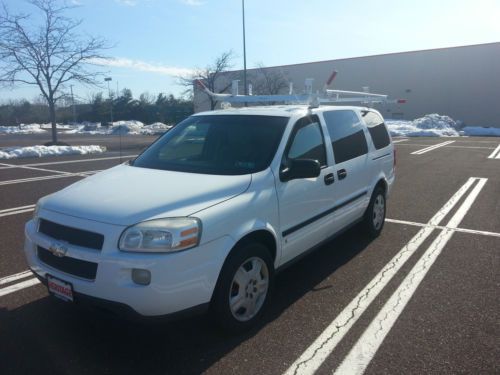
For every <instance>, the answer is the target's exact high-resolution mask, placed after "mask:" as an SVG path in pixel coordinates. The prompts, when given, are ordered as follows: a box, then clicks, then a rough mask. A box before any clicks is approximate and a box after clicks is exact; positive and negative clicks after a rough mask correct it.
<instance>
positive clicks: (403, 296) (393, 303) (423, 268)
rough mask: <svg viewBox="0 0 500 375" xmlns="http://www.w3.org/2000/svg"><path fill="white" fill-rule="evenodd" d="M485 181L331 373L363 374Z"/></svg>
mask: <svg viewBox="0 0 500 375" xmlns="http://www.w3.org/2000/svg"><path fill="white" fill-rule="evenodd" d="M486 181H487V179H486V178H483V179H480V180H479V182H478V184H477V185H476V186H475V187H474V189H473V190H472V192H471V193H470V194H469V195H468V196H467V198H466V199H465V201H464V202H463V203H462V205H461V206H460V208H459V209H458V210H457V212H456V213H455V215H453V217H452V218H451V219H450V221H449V222H448V224H447V225H446V226H447V227H449V228H450V229H444V230H443V231H442V232H441V233H440V234H439V236H437V237H436V239H435V240H434V241H433V242H432V244H431V245H430V246H429V248H428V249H427V250H426V251H425V253H424V254H423V255H422V256H421V257H420V259H419V260H418V262H417V263H416V264H415V266H414V267H413V268H412V270H411V271H410V273H408V275H407V276H406V277H405V279H404V281H403V282H402V283H401V284H400V285H399V287H398V288H397V290H396V291H395V292H394V293H393V294H392V296H391V297H390V298H389V300H388V301H387V303H386V304H385V305H384V307H382V309H381V310H380V311H379V313H378V314H377V316H376V317H375V319H373V320H372V322H371V323H370V325H369V326H368V328H367V329H366V330H365V331H364V332H363V334H362V335H361V337H360V338H359V339H358V341H357V342H356V344H354V346H353V347H352V349H351V351H350V352H349V354H347V356H346V357H345V358H344V360H343V361H342V363H341V364H340V366H339V367H338V368H337V370H336V371H335V372H334V373H335V374H363V373H364V372H365V370H366V368H367V367H368V365H369V364H370V362H371V360H372V358H373V357H374V355H375V354H376V353H377V350H378V349H379V347H380V345H382V342H383V341H384V339H385V337H386V336H387V334H388V333H389V331H390V330H391V328H392V326H393V325H394V323H395V322H396V320H397V319H398V317H399V316H400V315H401V313H402V312H403V310H404V308H405V306H406V305H407V303H408V301H409V300H410V299H411V297H412V296H413V294H414V293H415V291H416V290H417V288H418V286H419V285H420V283H421V282H422V280H423V279H424V277H425V275H426V274H427V272H429V269H430V268H431V267H432V265H433V264H434V262H435V261H436V259H437V258H438V257H439V255H440V254H441V251H442V250H443V248H444V247H445V246H446V244H447V243H448V241H449V240H450V238H451V237H452V236H453V233H454V232H455V231H454V230H453V228H456V227H457V226H458V224H460V222H461V221H462V219H463V218H464V217H465V215H466V214H467V212H468V211H469V209H470V208H471V206H472V204H473V203H474V201H475V200H476V198H477V196H478V195H479V193H480V192H481V189H482V188H483V187H484V184H485V183H486Z"/></svg>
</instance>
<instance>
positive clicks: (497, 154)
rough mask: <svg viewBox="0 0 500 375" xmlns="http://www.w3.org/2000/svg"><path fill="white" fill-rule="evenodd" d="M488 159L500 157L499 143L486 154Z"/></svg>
mask: <svg viewBox="0 0 500 375" xmlns="http://www.w3.org/2000/svg"><path fill="white" fill-rule="evenodd" d="M488 159H500V145H498V147H497V148H496V149H495V151H493V152H492V153H491V155H490V156H488Z"/></svg>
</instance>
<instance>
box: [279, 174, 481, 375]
mask: <svg viewBox="0 0 500 375" xmlns="http://www.w3.org/2000/svg"><path fill="white" fill-rule="evenodd" d="M478 180H479V178H475V177H471V178H469V179H468V181H467V182H466V183H465V184H464V185H463V186H462V187H461V188H460V189H459V190H458V191H457V192H456V193H455V194H454V195H453V196H452V197H451V198H450V199H449V200H448V202H446V203H445V204H444V205H443V207H441V209H439V211H438V212H436V214H435V215H434V216H433V217H432V218H431V220H429V222H428V224H429V226H426V227H423V228H422V229H421V230H419V231H418V233H417V234H416V235H415V236H413V238H412V239H411V240H410V241H409V242H408V243H407V244H406V245H405V246H404V247H403V248H402V249H401V250H400V251H399V252H398V253H397V254H396V255H395V256H394V257H393V258H392V259H391V260H390V261H389V262H388V263H387V264H386V265H385V266H384V267H383V268H382V270H380V272H379V273H378V274H377V275H376V276H375V277H374V278H373V279H372V280H371V281H370V282H369V283H368V284H367V285H366V286H365V288H364V289H363V290H362V291H361V292H359V293H358V295H357V296H356V297H354V299H353V300H352V301H351V302H350V303H349V304H348V305H347V306H346V307H345V308H344V309H343V310H342V311H341V312H340V314H339V315H338V316H337V317H336V318H335V319H334V320H333V321H332V322H331V323H330V325H329V326H328V327H326V329H325V330H324V331H323V332H322V333H321V334H320V335H319V336H318V338H317V339H316V340H315V341H314V342H313V343H312V344H311V345H310V346H309V347H308V348H307V349H306V350H305V351H304V352H303V353H302V354H301V355H300V357H299V358H298V359H297V360H296V361H295V362H294V363H293V364H292V365H291V366H290V367H289V368H288V370H287V371H286V372H285V374H286V375H292V374H293V375H296V374H314V373H315V372H316V370H317V369H318V368H319V367H320V366H321V364H322V363H323V362H324V361H325V359H326V358H327V357H328V356H329V355H330V354H331V353H332V352H333V350H334V349H335V348H336V347H337V345H338V343H339V342H340V341H341V340H342V338H343V337H344V336H345V335H346V334H347V332H348V331H349V330H350V328H351V327H352V326H353V325H354V323H356V322H357V321H358V319H359V318H360V317H361V315H362V314H363V313H364V312H365V310H366V309H367V308H368V307H369V306H370V304H371V303H372V302H373V300H374V299H375V298H376V297H377V296H378V295H379V294H380V292H381V291H382V289H384V287H385V286H386V285H387V284H388V283H389V282H390V281H391V280H392V278H393V277H394V275H395V274H396V273H397V272H398V271H399V270H400V269H401V267H402V266H403V265H404V264H405V263H406V262H407V261H408V259H409V258H410V257H411V256H412V255H413V254H414V253H415V252H416V251H417V250H418V248H419V247H420V245H421V244H422V243H423V242H424V241H425V240H426V239H427V238H428V237H429V236H430V235H431V233H432V232H433V231H434V228H433V226H436V225H439V224H440V222H441V221H442V220H443V219H444V218H445V217H446V215H447V214H448V213H450V211H451V210H452V209H453V207H455V206H456V205H457V203H458V201H459V200H460V199H461V198H462V197H463V196H464V195H465V193H466V192H467V191H468V190H469V188H470V187H471V186H472V185H473V184H474V183H475V182H476V181H478Z"/></svg>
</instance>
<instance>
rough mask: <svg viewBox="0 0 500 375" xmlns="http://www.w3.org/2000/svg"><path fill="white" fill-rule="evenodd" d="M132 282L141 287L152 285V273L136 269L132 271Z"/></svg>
mask: <svg viewBox="0 0 500 375" xmlns="http://www.w3.org/2000/svg"><path fill="white" fill-rule="evenodd" d="M132 281H133V282H134V283H136V284H139V285H149V284H150V283H151V272H149V271H148V270H141V269H139V268H134V269H132Z"/></svg>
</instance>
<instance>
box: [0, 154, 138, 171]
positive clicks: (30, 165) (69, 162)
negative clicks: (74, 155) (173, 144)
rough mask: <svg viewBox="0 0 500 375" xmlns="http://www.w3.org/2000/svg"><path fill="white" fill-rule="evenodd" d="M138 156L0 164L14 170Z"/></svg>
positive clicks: (126, 156) (126, 157)
mask: <svg viewBox="0 0 500 375" xmlns="http://www.w3.org/2000/svg"><path fill="white" fill-rule="evenodd" d="M136 156H137V155H124V156H121V157H120V156H109V157H106V158H93V159H79V160H64V161H52V162H45V163H30V164H5V163H0V165H4V167H0V169H12V168H20V167H36V166H40V165H56V164H71V163H86V162H91V161H100V160H115V159H123V160H124V161H126V160H128V159H131V158H134V157H136Z"/></svg>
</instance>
